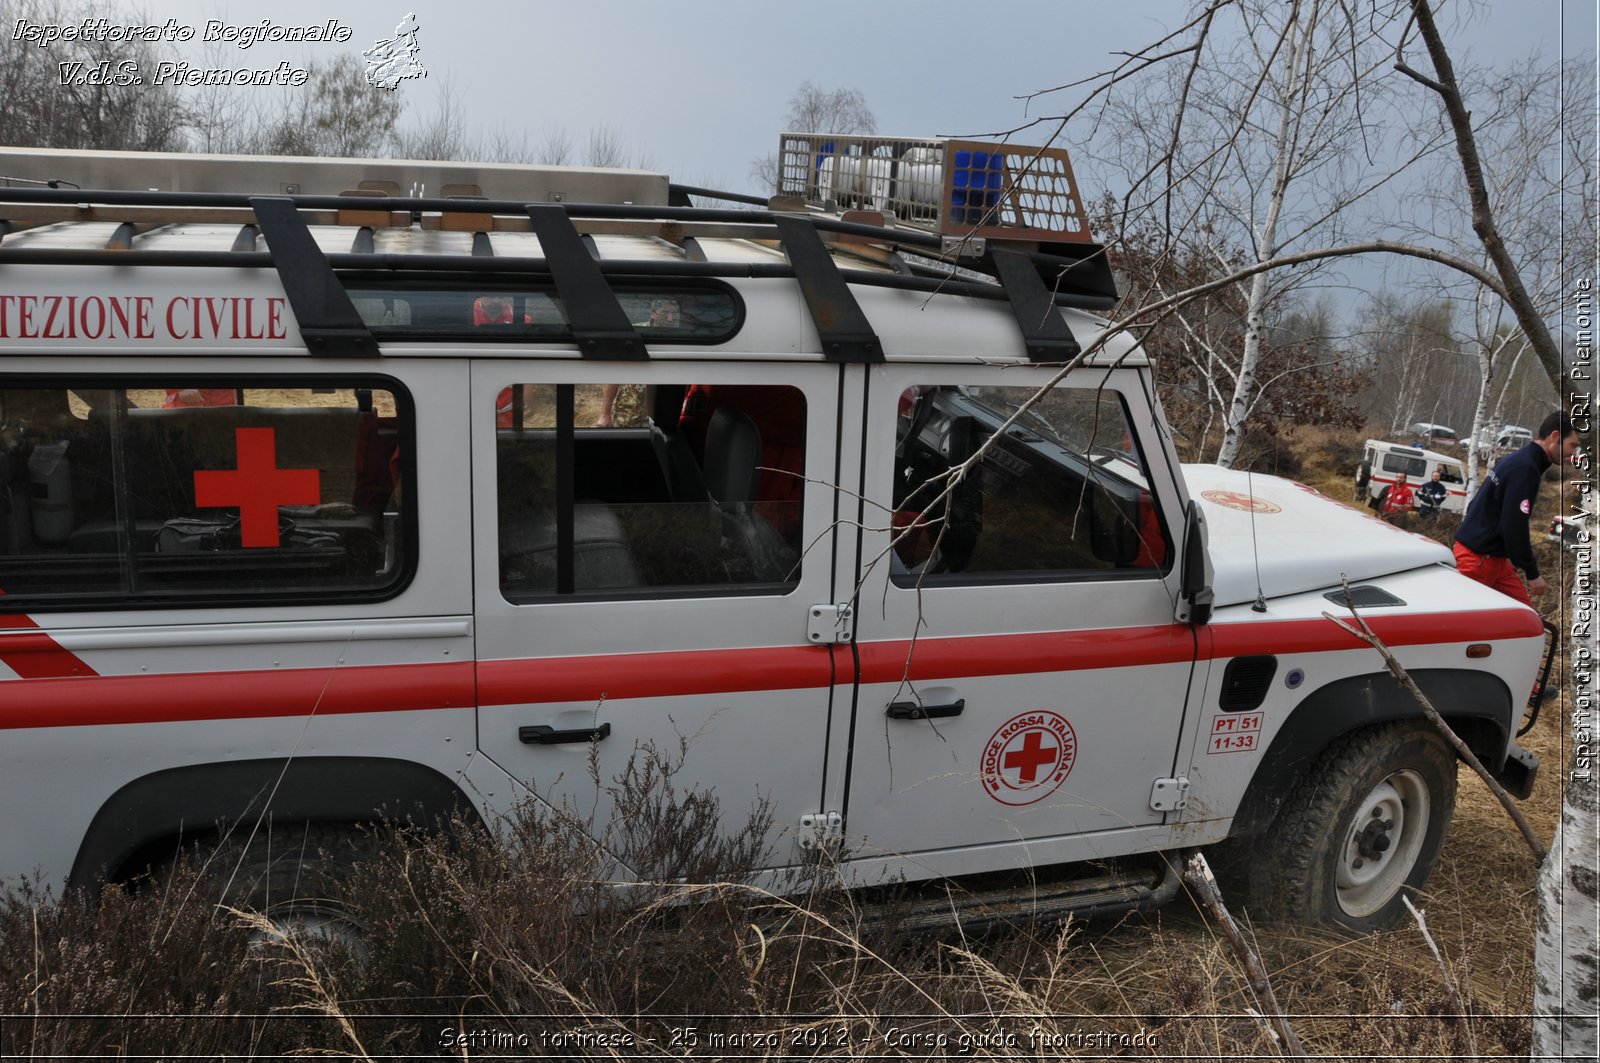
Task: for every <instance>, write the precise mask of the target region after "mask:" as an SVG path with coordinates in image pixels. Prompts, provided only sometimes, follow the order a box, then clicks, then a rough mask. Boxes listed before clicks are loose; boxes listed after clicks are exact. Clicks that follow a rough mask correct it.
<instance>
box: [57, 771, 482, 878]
mask: <svg viewBox="0 0 1600 1063" xmlns="http://www.w3.org/2000/svg"><path fill="white" fill-rule="evenodd" d="M452 815H462V816H464V817H465V818H466V819H467V820H468V822H470V823H473V824H474V825H476V826H483V820H482V817H481V816H480V815H479V813H478V810H477V808H476V806H475V805H474V804H473V802H472V801H471V800H470V799H469V798H468V797H467V795H466V794H465V793H464V792H463V791H462V789H461V788H460V786H458V785H457V784H456V783H455V782H453V781H452V780H450V779H449V778H448V777H446V776H445V775H444V774H443V773H442V772H439V771H438V770H436V769H434V768H431V767H428V766H427V765H424V764H418V763H416V762H414V761H408V760H397V759H391V758H384V757H296V758H294V759H292V760H287V759H284V758H272V759H263V760H241V761H230V762H226V763H218V764H199V765H193V766H185V767H178V768H168V769H165V770H163V771H157V772H152V773H151V774H149V775H145V776H142V777H140V778H138V779H134V780H133V781H132V782H129V783H128V784H126V785H125V786H123V787H121V788H120V789H119V790H117V792H116V793H114V794H112V795H111V796H110V797H109V798H108V799H107V800H106V801H105V803H104V804H102V805H101V806H100V809H99V811H97V812H96V813H95V816H94V818H93V820H91V821H90V824H89V829H88V830H87V831H86V832H85V833H84V837H83V841H82V843H81V844H80V845H79V846H78V855H77V858H76V859H75V860H74V861H73V864H72V871H71V873H70V874H69V875H68V878H67V884H68V886H70V887H75V888H83V889H89V890H93V889H95V888H97V886H98V884H99V883H100V882H101V881H104V880H105V879H108V878H115V877H117V876H119V875H122V874H125V873H126V872H127V871H128V870H129V869H130V866H131V862H134V861H135V860H136V858H137V857H139V856H140V855H141V854H150V853H153V851H154V850H156V849H158V848H161V847H163V844H164V843H170V844H176V843H177V842H178V841H179V840H180V839H182V838H184V837H185V836H187V837H201V836H204V835H208V834H211V833H212V832H213V831H214V830H215V829H216V828H217V827H218V826H219V825H228V824H233V823H244V822H248V821H251V820H254V819H256V818H258V817H266V816H271V817H272V818H273V819H274V820H276V821H278V822H296V821H316V822H347V823H359V822H372V821H379V820H384V821H391V822H393V821H407V822H412V823H419V824H432V823H434V822H436V821H438V820H439V819H440V818H442V817H449V816H452Z"/></svg>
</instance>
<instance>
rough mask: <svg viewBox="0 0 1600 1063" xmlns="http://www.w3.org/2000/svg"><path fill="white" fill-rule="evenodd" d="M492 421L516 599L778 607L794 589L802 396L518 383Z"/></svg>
mask: <svg viewBox="0 0 1600 1063" xmlns="http://www.w3.org/2000/svg"><path fill="white" fill-rule="evenodd" d="M563 403H566V404H568V407H567V408H568V410H569V411H570V412H569V414H568V416H569V417H570V422H569V425H570V427H569V428H568V430H567V434H568V435H569V436H570V442H569V443H568V444H567V445H563V428H562V424H563ZM495 423H496V431H497V433H498V437H497V440H496V459H495V460H496V478H497V490H498V496H499V544H500V589H501V592H502V593H503V594H504V595H505V597H506V599H507V600H508V601H511V602H516V603H523V602H533V601H541V600H549V599H550V598H551V597H552V596H555V597H560V596H564V595H572V594H583V595H587V596H589V597H597V596H598V597H631V596H636V595H641V594H642V595H721V594H754V593H762V594H783V593H786V592H787V591H789V590H792V589H793V588H794V587H795V586H797V585H798V582H799V573H800V554H801V545H802V543H801V530H800V529H801V519H802V515H803V514H802V496H803V493H804V490H803V489H804V486H805V480H804V475H805V442H806V441H805V431H806V428H805V426H806V404H805V396H804V395H803V394H802V393H801V392H800V391H799V390H798V389H796V388H792V387H782V386H766V385H723V384H717V385H706V384H691V383H683V384H678V385H653V386H651V387H648V388H646V387H642V386H621V387H615V386H601V385H575V386H573V385H564V386H557V385H550V384H518V385H514V386H512V387H509V388H506V389H504V390H503V391H501V392H500V394H499V395H498V396H497V397H496V402H495ZM564 483H570V485H571V487H570V496H568V498H569V501H568V502H566V503H565V504H564V503H563V484H564ZM564 558H565V559H566V560H564ZM564 567H565V571H563V568H564Z"/></svg>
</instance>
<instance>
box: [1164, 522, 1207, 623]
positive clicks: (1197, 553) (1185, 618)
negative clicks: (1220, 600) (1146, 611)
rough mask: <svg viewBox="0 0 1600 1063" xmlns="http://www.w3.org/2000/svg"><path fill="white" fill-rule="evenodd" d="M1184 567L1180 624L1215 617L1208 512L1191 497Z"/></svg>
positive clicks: (1184, 550)
mask: <svg viewBox="0 0 1600 1063" xmlns="http://www.w3.org/2000/svg"><path fill="white" fill-rule="evenodd" d="M1181 556H1182V561H1183V571H1182V572H1180V573H1179V576H1178V579H1179V584H1178V608H1177V609H1176V610H1175V611H1174V614H1173V615H1174V616H1175V618H1176V619H1177V621H1178V623H1180V624H1204V623H1206V622H1207V621H1208V620H1210V619H1211V603H1212V602H1213V601H1215V595H1213V594H1212V592H1211V557H1210V555H1209V554H1208V553H1207V552H1206V515H1205V514H1204V513H1202V512H1201V511H1200V503H1199V502H1196V501H1194V500H1193V499H1191V500H1190V501H1189V510H1188V512H1187V514H1186V515H1185V517H1184V522H1183V554H1182V555H1181Z"/></svg>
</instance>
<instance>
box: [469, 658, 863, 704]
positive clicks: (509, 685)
mask: <svg viewBox="0 0 1600 1063" xmlns="http://www.w3.org/2000/svg"><path fill="white" fill-rule="evenodd" d="M841 675H842V676H845V677H848V675H849V672H848V671H844V672H841ZM832 683H833V669H832V668H831V667H830V666H829V650H828V647H826V646H775V647H770V648H764V649H751V650H683V651H673V652H667V653H619V654H607V655H606V656H603V657H542V658H535V659H532V660H526V659H524V660H506V661H483V662H480V663H479V665H478V698H479V700H480V702H481V703H482V704H484V705H525V704H540V703H546V702H561V701H585V702H588V701H592V702H599V701H600V700H601V699H602V698H644V697H689V696H692V695H696V694H730V693H734V692H736V691H748V690H806V689H813V688H818V687H827V686H831V685H832Z"/></svg>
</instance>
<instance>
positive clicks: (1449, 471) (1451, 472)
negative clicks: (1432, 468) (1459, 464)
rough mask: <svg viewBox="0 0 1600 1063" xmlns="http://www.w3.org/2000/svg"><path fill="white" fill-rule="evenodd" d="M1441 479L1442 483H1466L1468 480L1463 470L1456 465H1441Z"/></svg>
mask: <svg viewBox="0 0 1600 1063" xmlns="http://www.w3.org/2000/svg"><path fill="white" fill-rule="evenodd" d="M1439 480H1440V482H1441V483H1447V484H1459V483H1466V480H1464V479H1463V478H1462V476H1461V470H1460V469H1458V468H1456V467H1455V466H1454V465H1441V466H1439Z"/></svg>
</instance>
